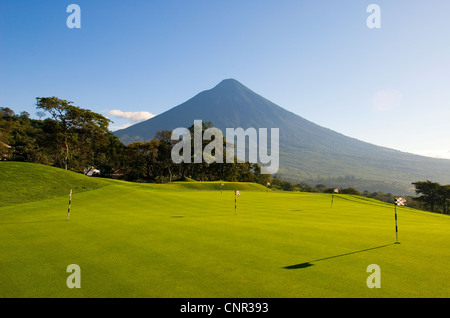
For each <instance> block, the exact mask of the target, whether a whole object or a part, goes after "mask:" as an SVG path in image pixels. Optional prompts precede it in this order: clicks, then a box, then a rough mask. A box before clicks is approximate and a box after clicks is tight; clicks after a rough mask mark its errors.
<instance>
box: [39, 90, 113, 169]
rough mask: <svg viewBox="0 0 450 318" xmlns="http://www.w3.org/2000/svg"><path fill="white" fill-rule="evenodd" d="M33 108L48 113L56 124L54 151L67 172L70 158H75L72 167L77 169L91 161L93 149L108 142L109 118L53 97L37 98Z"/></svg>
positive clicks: (82, 167)
mask: <svg viewBox="0 0 450 318" xmlns="http://www.w3.org/2000/svg"><path fill="white" fill-rule="evenodd" d="M36 107H37V108H38V109H42V110H43V111H46V112H48V113H49V114H50V115H51V117H52V118H53V120H55V121H56V122H57V131H56V136H55V142H56V148H57V149H59V152H60V153H61V154H63V157H64V160H63V165H64V168H65V169H66V170H67V169H68V166H69V158H70V157H74V158H76V159H78V162H77V160H75V162H74V164H73V168H75V169H76V170H82V169H84V168H85V167H84V166H85V165H86V164H87V162H92V160H93V152H94V149H95V147H96V146H97V145H98V144H101V143H102V142H105V141H106V140H107V138H106V133H107V132H108V125H109V123H110V120H109V119H107V118H105V117H104V116H102V115H100V114H97V113H94V112H92V111H90V110H87V109H82V108H80V107H77V106H73V105H72V102H69V101H67V100H64V99H59V98H57V97H54V96H53V97H37V98H36ZM77 151H78V152H77Z"/></svg>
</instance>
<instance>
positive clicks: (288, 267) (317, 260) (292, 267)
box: [283, 243, 394, 269]
mask: <svg viewBox="0 0 450 318" xmlns="http://www.w3.org/2000/svg"><path fill="white" fill-rule="evenodd" d="M391 245H394V243H391V244H386V245H381V246H376V247H371V248H366V249H363V250H359V251H354V252H349V253H344V254H339V255H334V256H329V257H324V258H320V259H316V260H314V261H309V262H305V263H300V264H295V265H290V266H285V267H283V268H284V269H300V268H307V267H311V266H314V264H311V263H316V262H320V261H325V260H327V259H332V258H337V257H342V256H347V255H352V254H357V253H362V252H367V251H371V250H376V249H379V248H383V247H387V246H391Z"/></svg>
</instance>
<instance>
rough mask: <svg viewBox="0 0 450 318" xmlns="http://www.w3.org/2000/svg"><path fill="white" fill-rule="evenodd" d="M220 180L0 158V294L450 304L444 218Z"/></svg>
mask: <svg viewBox="0 0 450 318" xmlns="http://www.w3.org/2000/svg"><path fill="white" fill-rule="evenodd" d="M224 184H225V185H224V188H223V191H222V192H221V191H220V182H205V183H202V182H178V183H177V182H174V183H170V184H141V183H128V182H123V181H116V180H108V179H99V178H89V177H86V176H83V175H80V174H76V173H74V172H68V171H64V170H61V169H57V168H52V167H47V166H42V165H36V164H25V163H17V162H2V163H0V202H1V203H0V297H1V298H8V297H19V298H21V297H26V298H34V297H64V298H65V297H92V298H96V297H107V298H109V297H126V298H128V297H134V298H136V297H138V298H139V297H152V298H169V297H176V298H185V297H186V298H196V297H219V298H222V297H224V298H225V297H227V298H228V297H230V298H241V297H258V298H259V297H262V298H264V297H270V298H299V297H433V298H441V297H446V298H447V297H450V284H449V282H448V277H449V269H448V265H449V264H450V244H449V242H450V240H449V239H450V217H449V216H447V215H441V214H435V213H429V212H423V211H419V210H414V209H411V208H408V207H398V208H397V214H398V234H399V238H398V239H399V242H400V244H395V242H396V235H395V223H394V205H392V204H386V203H383V202H380V201H376V200H372V199H368V198H364V197H357V196H351V195H334V199H333V205H332V206H331V194H324V193H302V192H280V191H279V192H277V191H267V190H266V189H265V187H263V186H260V185H256V184H245V183H228V182H224ZM70 189H73V195H72V200H71V209H70V220H67V212H68V203H69V191H70ZM235 189H238V190H239V191H240V193H241V195H240V196H237V197H236V210H235V192H234V190H235ZM71 264H76V265H78V266H79V269H80V271H79V274H80V275H79V278H80V288H69V287H68V283H67V280H68V277H69V275H71V272H68V271H67V267H68V266H69V265H71ZM372 264H376V265H378V266H379V273H378V274H379V277H378V282H379V288H377V287H374V288H369V284H368V278H369V276H370V275H371V274H372V272H371V271H368V267H369V266H370V265H372Z"/></svg>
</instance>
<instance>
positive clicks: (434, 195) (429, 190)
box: [412, 180, 441, 212]
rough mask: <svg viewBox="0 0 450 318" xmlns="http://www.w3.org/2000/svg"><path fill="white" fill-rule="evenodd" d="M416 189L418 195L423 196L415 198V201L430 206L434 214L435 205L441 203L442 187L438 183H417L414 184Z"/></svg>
mask: <svg viewBox="0 0 450 318" xmlns="http://www.w3.org/2000/svg"><path fill="white" fill-rule="evenodd" d="M412 184H413V185H414V186H415V187H416V189H415V192H416V194H421V195H420V196H418V197H415V198H414V200H417V201H422V202H425V203H426V204H428V205H429V208H430V211H431V212H434V208H435V205H436V204H437V203H439V201H440V193H439V188H440V187H441V185H440V184H439V183H437V182H431V181H429V180H427V181H417V182H413V183H412Z"/></svg>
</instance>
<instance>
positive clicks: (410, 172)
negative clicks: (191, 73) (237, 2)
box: [115, 79, 450, 192]
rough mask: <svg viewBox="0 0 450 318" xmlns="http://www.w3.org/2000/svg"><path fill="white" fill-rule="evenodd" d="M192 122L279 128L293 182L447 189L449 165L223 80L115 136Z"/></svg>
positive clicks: (125, 138)
mask: <svg viewBox="0 0 450 318" xmlns="http://www.w3.org/2000/svg"><path fill="white" fill-rule="evenodd" d="M194 120H202V121H203V122H207V121H210V122H212V123H213V124H214V126H215V127H218V128H220V129H221V130H222V131H223V132H224V133H225V128H238V127H242V128H244V129H247V128H249V127H253V128H256V129H258V128H268V129H270V128H279V132H280V169H279V171H278V173H277V175H278V176H279V177H280V178H283V179H285V180H288V181H291V182H302V181H306V182H321V181H322V182H324V183H325V182H326V185H327V186H330V187H331V186H336V187H339V186H346V185H345V183H346V182H347V183H349V184H351V185H352V186H354V187H357V188H359V190H369V191H377V190H381V191H387V190H389V192H393V191H404V192H405V191H411V190H412V185H411V182H414V181H417V180H425V179H430V180H433V181H437V182H441V183H450V160H445V159H435V158H428V157H423V156H418V155H413V154H409V153H404V152H400V151H397V150H393V149H389V148H385V147H380V146H376V145H373V144H370V143H366V142H363V141H360V140H357V139H354V138H350V137H347V136H344V135H342V134H340V133H338V132H335V131H333V130H330V129H327V128H324V127H321V126H319V125H316V124H314V123H312V122H310V121H308V120H306V119H304V118H302V117H300V116H298V115H296V114H294V113H292V112H289V111H287V110H285V109H283V108H282V107H280V106H278V105H276V104H274V103H272V102H270V101H269V100H267V99H265V98H264V97H262V96H260V95H258V94H256V93H254V92H253V91H251V90H250V89H248V88H247V87H245V86H244V85H242V84H241V83H239V82H238V81H236V80H234V79H227V80H224V81H222V82H221V83H219V84H218V85H217V86H215V87H214V88H212V89H210V90H206V91H203V92H201V93H199V94H197V95H196V96H194V97H193V98H191V99H190V100H188V101H186V102H184V103H183V104H181V105H179V106H176V107H174V108H172V109H170V110H168V111H166V112H164V113H162V114H160V115H158V116H156V117H153V118H151V119H149V120H147V121H144V122H141V123H138V124H135V125H133V126H131V127H128V128H126V129H122V130H118V131H116V132H115V134H116V135H117V136H118V137H119V138H120V139H121V140H122V142H124V143H126V144H128V143H131V142H135V141H147V140H150V139H152V138H153V137H154V136H155V133H156V132H157V131H160V130H173V129H175V128H177V127H186V128H187V127H189V126H191V125H192V124H193V122H194Z"/></svg>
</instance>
